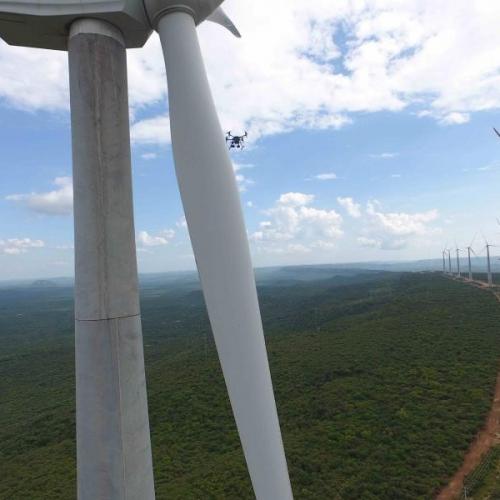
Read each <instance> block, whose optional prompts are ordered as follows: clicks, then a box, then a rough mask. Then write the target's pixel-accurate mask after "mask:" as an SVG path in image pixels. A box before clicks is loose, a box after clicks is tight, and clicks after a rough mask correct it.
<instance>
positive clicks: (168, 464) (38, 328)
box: [0, 271, 500, 500]
mask: <svg viewBox="0 0 500 500" xmlns="http://www.w3.org/2000/svg"><path fill="white" fill-rule="evenodd" d="M309 272H310V271H309ZM318 277H319V276H318ZM70 292H71V290H70V289H61V288H55V289H50V290H47V289H45V290H43V291H41V290H36V289H30V288H25V289H16V290H13V289H11V290H5V291H1V290H0V395H1V396H0V498H2V499H3V498H8V499H9V500H10V499H12V500H14V499H27V498H29V499H35V498H36V499H70V498H74V497H75V493H74V492H75V459H74V455H75V449H74V396H73V390H74V378H73V343H72V330H73V325H72V304H71V299H70V295H69V294H70ZM259 295H260V298H261V303H262V309H263V317H264V322H265V327H266V332H267V345H268V351H269V358H270V363H271V370H272V374H273V380H274V385H275V390H276V396H277V403H278V410H279V414H280V419H281V424H282V430H283V437H284V442H285V448H286V452H287V457H288V462H289V468H290V473H291V478H292V482H293V488H294V493H295V497H296V498H297V499H335V498H339V499H358V498H362V499H398V500H399V499H416V498H431V497H432V496H433V495H434V494H435V493H436V492H437V491H438V490H439V488H440V487H441V486H442V485H443V484H444V483H445V482H446V479H447V478H448V477H449V476H451V475H452V474H453V472H454V471H455V470H456V469H457V468H458V466H459V465H460V463H461V460H462V456H463V454H464V452H465V450H466V449H467V447H468V445H469V443H470V441H471V440H472V438H473V436H474V434H475V433H476V432H477V431H478V429H479V428H480V427H481V425H482V423H483V421H484V417H485V415H486V413H487V411H488V409H489V407H490V404H491V398H492V394H493V386H494V382H495V377H496V372H497V369H498V360H499V357H500V342H499V341H498V340H499V331H498V324H499V322H500V307H499V305H498V302H497V301H496V300H495V299H494V297H493V296H492V295H491V294H488V293H486V292H484V291H482V290H478V289H475V288H473V287H471V286H467V285H465V284H463V283H458V282H455V281H452V280H449V279H445V278H442V277H441V276H439V275H431V274H395V273H394V274H392V273H383V272H376V273H374V272H365V271H363V272H352V271H351V272H345V273H342V275H340V276H336V277H329V278H328V279H324V280H319V279H316V280H314V281H305V280H304V281H301V280H294V281H291V280H288V281H287V280H282V281H279V283H276V282H273V281H272V280H269V281H266V282H265V286H262V287H261V288H260V289H259ZM142 311H143V318H144V336H145V346H146V347H145V354H146V363H147V377H148V392H149V404H150V419H151V430H152V441H153V452H154V465H155V480H156V490H157V498H158V499H163V498H169V499H172V498H175V499H236V498H242V499H246V498H252V493H251V487H250V482H249V479H248V477H247V472H246V469H245V464H244V459H243V455H242V452H241V448H240V445H239V442H238V436H237V433H236V429H235V425H234V422H233V419H232V416H231V411H230V407H229V402H228V398H227V395H226V392H225V387H224V382H223V379H222V375H221V372H220V368H219V365H218V361H217V357H216V353H215V350H214V347H213V342H212V341H211V340H210V335H209V333H208V332H209V329H208V325H207V319H206V315H205V312H204V308H203V300H202V297H201V294H200V292H199V291H198V290H197V288H196V285H193V284H192V283H189V284H186V283H179V284H177V285H175V284H170V285H169V286H163V285H160V284H155V285H150V286H148V287H146V288H145V289H144V290H143V297H142Z"/></svg>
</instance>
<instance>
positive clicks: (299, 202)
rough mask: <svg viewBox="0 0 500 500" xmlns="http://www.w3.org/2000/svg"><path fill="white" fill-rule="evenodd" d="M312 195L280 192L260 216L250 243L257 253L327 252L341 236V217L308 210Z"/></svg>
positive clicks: (316, 210) (333, 211)
mask: <svg viewBox="0 0 500 500" xmlns="http://www.w3.org/2000/svg"><path fill="white" fill-rule="evenodd" d="M313 201H314V195H311V194H305V193H284V194H282V195H281V196H280V197H279V199H278V200H277V201H276V203H275V204H274V206H273V207H272V208H270V209H268V210H266V211H264V214H265V215H266V216H267V220H264V221H261V222H260V224H259V229H258V230H257V231H255V232H253V233H252V234H251V235H250V240H251V241H252V242H253V243H254V244H255V245H256V246H257V249H258V250H259V251H265V252H268V253H297V252H300V253H304V251H307V252H309V251H310V250H311V248H316V249H323V250H324V249H327V248H328V249H329V248H332V246H333V245H334V243H335V242H336V241H337V240H338V239H339V238H340V237H341V236H342V234H343V232H342V217H341V216H340V215H339V214H338V213H337V212H335V210H325V209H319V208H314V207H311V206H310V205H311V204H312V203H313Z"/></svg>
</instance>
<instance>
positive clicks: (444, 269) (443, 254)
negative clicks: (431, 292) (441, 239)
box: [441, 249, 446, 274]
mask: <svg viewBox="0 0 500 500" xmlns="http://www.w3.org/2000/svg"><path fill="white" fill-rule="evenodd" d="M441 254H442V256H443V274H446V249H445V250H443V251H442V252H441Z"/></svg>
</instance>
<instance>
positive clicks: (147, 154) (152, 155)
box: [141, 153, 158, 160]
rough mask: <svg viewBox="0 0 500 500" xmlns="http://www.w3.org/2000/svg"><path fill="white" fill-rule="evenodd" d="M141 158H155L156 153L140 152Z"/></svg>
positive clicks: (156, 156)
mask: <svg viewBox="0 0 500 500" xmlns="http://www.w3.org/2000/svg"><path fill="white" fill-rule="evenodd" d="M141 158H142V159H143V160H155V159H156V158H158V155H157V154H156V153H142V155H141Z"/></svg>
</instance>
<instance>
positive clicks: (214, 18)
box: [207, 7, 241, 38]
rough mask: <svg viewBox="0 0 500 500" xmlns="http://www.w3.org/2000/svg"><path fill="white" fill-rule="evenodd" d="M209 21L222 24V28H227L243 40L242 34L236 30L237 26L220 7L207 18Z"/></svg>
mask: <svg viewBox="0 0 500 500" xmlns="http://www.w3.org/2000/svg"><path fill="white" fill-rule="evenodd" d="M207 21H211V22H213V23H217V24H220V25H221V26H224V28H227V29H228V30H229V31H230V32H231V33H232V34H233V35H234V36H236V37H238V38H241V34H240V32H239V31H238V29H237V28H236V26H235V25H234V24H233V22H232V21H231V19H229V17H228V16H227V14H226V13H225V12H224V11H223V10H222V8H221V7H218V8H217V9H215V10H214V11H213V12H212V14H210V15H209V16H208V17H207Z"/></svg>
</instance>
